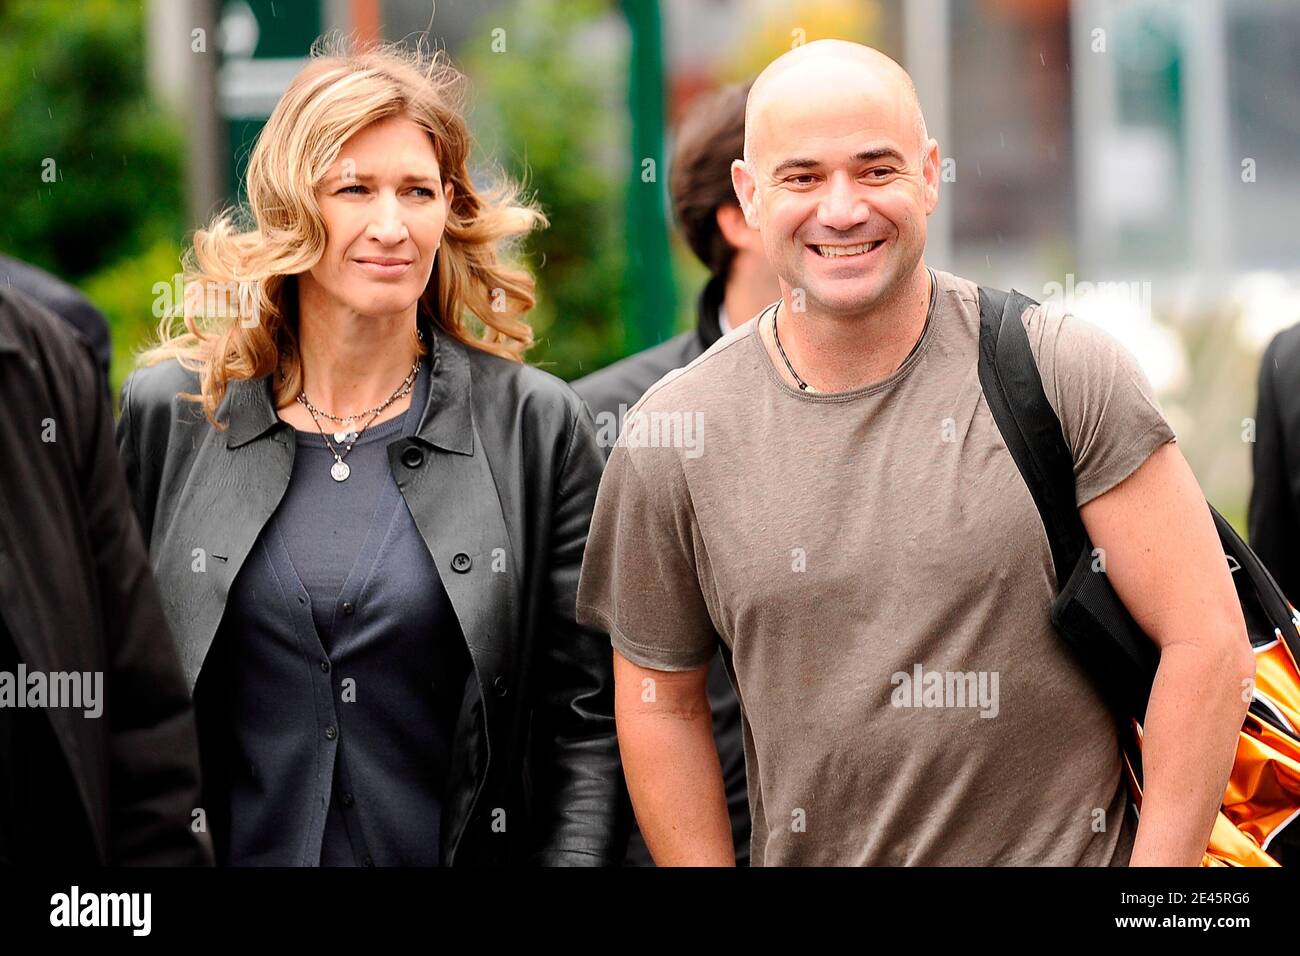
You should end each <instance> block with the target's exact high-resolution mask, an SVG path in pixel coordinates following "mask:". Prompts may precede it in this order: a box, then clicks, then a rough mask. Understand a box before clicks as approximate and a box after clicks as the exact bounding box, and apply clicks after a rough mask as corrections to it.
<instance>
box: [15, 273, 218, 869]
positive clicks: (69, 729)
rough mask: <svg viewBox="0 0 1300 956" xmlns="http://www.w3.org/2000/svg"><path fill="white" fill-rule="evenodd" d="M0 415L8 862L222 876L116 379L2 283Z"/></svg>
mask: <svg viewBox="0 0 1300 956" xmlns="http://www.w3.org/2000/svg"><path fill="white" fill-rule="evenodd" d="M0 405H2V406H3V408H4V414H3V415H2V416H0V441H3V444H4V448H5V455H6V462H7V464H6V467H5V468H4V470H3V472H2V473H0V863H4V864H10V865H22V866H43V867H49V866H78V867H79V866H95V865H100V864H109V865H119V864H150V865H203V864H209V863H211V859H212V857H211V847H210V845H209V843H208V842H207V836H206V835H205V833H204V832H203V831H204V827H203V826H202V822H201V818H199V817H196V816H195V811H196V810H197V809H198V808H200V806H201V804H200V801H199V755H198V742H197V740H196V737H195V727H194V712H193V710H192V707H191V704H190V698H189V694H188V693H187V690H186V687H185V680H184V677H183V675H182V674H181V668H180V663H179V661H178V660H177V658H176V651H175V648H174V647H173V645H172V642H171V639H170V636H169V635H168V632H167V625H166V623H165V621H164V618H163V611H162V606H161V604H160V602H159V599H158V590H157V588H156V586H155V584H154V580H153V576H152V574H151V573H150V571H149V561H148V556H147V554H146V553H145V547H144V543H143V542H142V541H141V539H140V531H139V529H138V528H137V527H136V522H135V516H134V514H133V513H132V511H131V500H130V497H129V495H128V493H127V487H126V482H125V480H124V478H123V476H122V466H121V464H120V463H119V462H118V458H117V452H116V450H115V448H114V447H113V412H112V409H111V408H110V407H109V401H108V394H107V390H106V387H105V385H104V380H103V372H102V370H101V368H100V367H99V364H98V362H97V361H96V356H95V354H94V352H93V350H92V348H91V346H90V345H89V344H88V343H87V342H86V341H85V340H84V339H83V338H81V337H80V336H78V335H76V334H74V332H73V331H72V329H70V328H69V327H68V325H67V323H66V322H65V321H64V319H62V318H59V317H56V316H55V315H54V314H53V313H51V312H50V311H49V310H47V309H46V308H45V307H44V306H42V305H40V304H39V303H37V302H36V301H35V300H33V299H31V298H29V297H27V296H26V295H24V294H23V293H22V292H19V291H17V290H16V289H14V288H10V287H9V286H7V285H5V284H3V283H0ZM78 682H79V683H78ZM73 686H77V687H79V688H80V690H79V691H78V692H77V694H76V696H77V697H79V698H80V699H79V700H77V701H75V705H74V702H73V701H71V700H68V699H63V697H62V696H61V695H58V696H59V699H55V696H56V693H55V689H56V687H62V688H71V687H73Z"/></svg>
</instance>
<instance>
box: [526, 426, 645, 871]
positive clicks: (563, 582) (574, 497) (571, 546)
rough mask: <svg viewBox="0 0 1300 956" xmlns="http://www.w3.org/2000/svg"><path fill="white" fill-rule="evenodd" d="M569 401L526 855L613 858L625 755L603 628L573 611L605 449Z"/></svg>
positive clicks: (539, 859)
mask: <svg viewBox="0 0 1300 956" xmlns="http://www.w3.org/2000/svg"><path fill="white" fill-rule="evenodd" d="M575 406H576V408H575V414H574V421H573V424H572V426H571V429H570V434H569V440H568V447H567V450H566V451H565V453H564V455H563V458H562V460H561V463H560V466H559V471H558V475H557V477H556V482H555V486H554V487H555V503H554V513H553V515H552V540H551V547H550V567H549V569H548V575H549V579H550V580H549V589H550V614H551V622H550V627H549V629H548V631H547V633H546V635H545V646H544V647H543V656H544V659H543V660H542V661H540V662H539V663H540V664H541V665H542V675H543V681H542V686H541V687H540V689H539V700H538V712H537V715H536V718H535V723H534V734H535V740H536V741H538V742H539V743H540V752H539V754H538V756H539V759H538V760H537V761H536V764H535V766H536V767H537V771H538V780H537V789H536V793H535V804H534V805H535V808H536V809H535V813H536V819H535V829H534V833H535V834H536V844H535V847H534V850H533V853H532V862H533V863H536V864H540V865H545V866H600V865H615V864H617V863H618V862H620V861H621V859H622V857H623V854H624V852H625V849H626V847H625V844H626V836H627V834H626V829H625V828H621V827H619V826H618V800H619V786H620V781H621V779H622V764H621V762H620V760H619V754H618V738H617V736H616V734H615V730H614V676H613V655H612V654H611V652H610V644H609V638H608V636H607V635H605V634H604V633H602V632H601V631H599V630H596V629H593V628H587V627H583V626H580V625H579V624H578V623H577V621H576V602H577V590H578V572H579V570H580V568H581V565H582V553H583V549H584V547H585V545H586V541H587V530H588V526H589V525H590V523H591V512H592V507H593V505H594V504H595V498H596V489H597V486H598V485H599V483H600V473H601V468H602V466H603V464H604V457H603V456H602V454H601V452H600V449H599V447H598V446H597V443H596V437H595V432H594V427H593V423H592V420H591V415H590V413H589V412H588V411H587V409H586V408H585V407H584V406H583V405H582V404H581V403H580V402H576V401H575ZM620 834H621V839H620ZM620 842H621V843H623V844H624V845H618V844H620Z"/></svg>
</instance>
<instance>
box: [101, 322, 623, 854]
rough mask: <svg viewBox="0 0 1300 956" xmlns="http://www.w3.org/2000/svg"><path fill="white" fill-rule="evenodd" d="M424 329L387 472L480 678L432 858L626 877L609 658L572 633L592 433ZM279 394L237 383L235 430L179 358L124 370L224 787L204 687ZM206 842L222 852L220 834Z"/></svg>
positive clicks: (595, 459)
mask: <svg viewBox="0 0 1300 956" xmlns="http://www.w3.org/2000/svg"><path fill="white" fill-rule="evenodd" d="M421 321H422V322H424V320H423V319H422V320H421ZM422 327H423V330H424V334H425V338H426V340H427V341H430V342H431V343H432V345H431V347H430V355H429V358H428V361H430V362H432V368H431V376H430V383H429V396H428V401H427V404H426V407H425V409H424V414H423V417H422V420H421V424H420V427H419V429H418V431H417V433H416V434H415V435H414V436H413V437H411V438H405V439H401V440H400V441H398V442H395V443H394V444H393V446H392V447H391V448H390V452H389V460H390V463H391V465H392V470H393V476H394V479H395V480H396V482H397V486H398V488H399V490H400V491H401V493H402V495H403V497H404V499H405V501H406V504H407V506H408V507H409V508H410V511H411V515H412V517H413V518H414V520H415V523H416V525H417V527H418V529H419V531H420V535H421V537H422V538H423V539H424V542H425V545H426V546H427V547H428V549H429V553H430V555H431V556H432V558H433V561H434V563H435V565H436V567H437V569H438V573H439V575H440V576H441V578H442V582H443V585H444V586H445V588H446V591H447V595H448V597H449V598H450V600H451V603H452V606H453V607H454V609H455V612H456V616H457V619H458V620H459V622H460V626H461V631H462V633H463V634H464V636H465V641H466V644H467V646H468V649H469V652H470V657H471V658H472V661H473V665H474V668H473V672H472V673H471V674H470V675H469V677H468V679H467V680H466V682H465V686H464V688H463V691H462V692H461V705H460V709H459V716H458V718H457V722H456V730H455V736H454V740H453V745H452V752H451V765H450V770H449V782H448V788H447V791H448V792H447V794H446V798H445V800H444V803H443V818H442V829H441V840H440V843H441V858H442V860H443V861H444V863H445V864H447V865H453V864H488V865H499V864H507V863H517V862H532V863H540V864H544V865H600V864H609V863H616V862H618V860H619V859H621V856H622V852H623V847H622V846H616V845H615V843H616V839H617V831H616V818H617V807H618V786H619V777H620V772H619V767H620V764H619V756H618V741H617V738H616V736H615V731H614V698H613V672H612V663H613V658H612V654H611V652H610V645H609V638H608V637H607V636H606V635H605V634H603V633H602V632H600V631H596V630H590V629H587V628H583V627H579V626H578V625H577V624H576V623H575V620H574V618H575V613H576V595H577V586H578V572H579V569H580V567H581V562H582V553H583V548H584V547H585V545H586V540H587V529H588V525H589V524H590V521H591V512H592V507H593V505H594V503H595V498H596V486H597V483H598V482H599V478H600V471H601V456H600V450H599V448H598V447H597V445H596V438H595V433H594V431H593V429H592V422H591V417H590V415H589V414H588V413H587V410H586V408H585V407H584V406H583V404H582V402H581V400H580V399H579V398H578V397H577V396H576V395H574V394H573V392H572V390H571V389H569V388H568V387H567V386H566V385H564V383H563V382H561V381H559V380H558V379H556V378H554V377H552V376H550V375H548V374H546V373H544V372H542V371H540V370H538V369H535V368H532V367H529V366H527V365H523V364H520V363H517V362H511V361H508V360H506V359H502V358H498V357H497V356H494V355H490V354H488V353H486V352H484V351H482V350H480V349H476V348H473V347H471V346H467V345H463V344H461V343H460V342H457V341H455V340H453V339H451V338H450V337H449V336H447V335H445V334H443V333H441V332H440V333H437V334H436V335H435V334H434V332H433V331H432V329H431V328H430V326H429V325H428V324H427V322H426V323H424V324H423V326H422ZM270 381H271V380H270V376H264V377H262V378H260V379H255V380H251V381H236V382H233V383H232V384H231V387H230V390H229V392H228V393H227V395H226V397H225V398H224V399H223V401H222V403H221V405H220V407H219V408H218V411H217V416H218V419H219V420H221V421H223V422H225V423H227V424H228V425H229V428H228V429H227V430H225V431H217V430H216V429H214V428H213V427H212V426H211V425H210V423H208V422H207V420H206V419H205V418H204V417H203V415H202V412H201V410H200V409H199V408H198V406H197V405H196V404H195V403H192V402H189V401H186V400H184V399H180V398H178V397H177V396H178V393H182V392H185V393H196V392H197V391H198V387H199V386H198V376H197V375H196V374H195V373H192V372H187V371H185V370H184V369H182V368H181V367H180V365H179V364H178V363H177V362H176V361H174V360H172V361H166V362H162V363H160V364H158V365H154V366H151V367H147V368H142V369H139V370H137V371H135V372H133V373H132V374H131V375H130V376H129V377H128V379H127V381H126V383H125V385H124V386H123V390H122V416H121V418H120V420H119V423H118V447H119V451H120V453H121V455H122V458H123V461H124V462H125V464H126V470H127V477H128V483H129V484H130V486H131V490H132V494H133V496H134V501H135V507H136V511H137V513H138V514H139V516H140V521H141V523H142V525H143V527H144V532H145V537H146V539H147V540H148V542H149V554H150V559H151V561H152V563H153V566H154V570H155V573H156V575H157V577H158V582H159V587H160V590H161V592H162V596H163V607H164V610H165V612H166V614H167V618H168V621H169V622H170V623H171V625H172V629H173V631H174V632H175V635H176V640H177V644H178V646H179V648H180V655H181V661H182V665H183V667H184V671H185V676H186V679H187V680H188V682H189V684H190V686H191V687H192V688H194V693H195V700H196V704H197V707H198V712H199V719H200V735H201V745H202V747H203V761H204V773H205V781H206V777H207V776H208V775H210V774H212V775H215V776H214V779H216V777H219V776H220V775H221V773H222V771H221V769H220V766H219V760H215V759H212V760H210V753H211V751H210V750H209V746H208V739H207V736H206V732H205V728H204V726H203V714H204V710H205V708H204V699H205V698H204V694H205V693H206V692H207V688H206V687H205V681H204V680H203V676H204V675H202V674H201V673H200V671H201V669H202V667H203V664H204V660H205V658H206V657H208V651H209V648H210V647H211V645H212V643H213V638H214V637H215V635H216V633H217V630H218V627H219V625H220V623H221V618H222V615H223V612H224V610H225V606H226V600H227V597H228V595H229V592H230V586H231V583H232V582H233V581H234V579H235V577H236V575H237V574H238V573H239V569H240V567H241V565H242V564H243V563H244V560H245V558H246V557H247V556H248V553H249V551H250V550H251V548H252V547H253V545H254V543H255V541H256V540H257V538H258V536H259V534H260V533H261V531H262V528H263V527H264V526H265V525H266V523H267V521H268V519H269V518H270V516H271V514H272V513H273V512H274V511H275V509H276V507H277V505H278V503H279V501H280V499H281V496H282V495H283V494H284V491H285V488H286V487H287V485H288V481H289V476H290V473H291V470H292V456H293V454H294V447H295V438H294V433H293V428H292V426H290V425H289V424H288V423H287V422H285V421H283V420H282V419H280V418H279V416H278V415H277V414H276V411H275V407H274V403H273V399H272V393H271V389H270ZM198 549H201V553H202V556H203V559H204V562H205V565H204V566H205V571H204V573H203V576H205V578H206V579H205V580H204V581H203V582H202V584H201V585H200V584H197V583H196V580H195V579H196V578H197V577H200V575H198V574H196V572H195V570H194V567H195V565H194V562H195V561H196V554H197V553H199V550H198ZM210 767H211V768H212V769H211V770H210V769H209V768H210ZM205 792H207V791H205ZM218 792H219V791H218ZM212 826H213V833H214V840H215V841H217V843H218V848H220V840H221V833H220V828H221V826H222V823H221V821H220V820H219V819H216V820H215V821H214V822H213V824H212Z"/></svg>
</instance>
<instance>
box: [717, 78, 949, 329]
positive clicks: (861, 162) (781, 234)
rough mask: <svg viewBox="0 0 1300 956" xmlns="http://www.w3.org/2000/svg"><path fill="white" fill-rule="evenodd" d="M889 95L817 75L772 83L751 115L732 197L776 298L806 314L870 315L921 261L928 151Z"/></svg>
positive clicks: (880, 86)
mask: <svg viewBox="0 0 1300 956" xmlns="http://www.w3.org/2000/svg"><path fill="white" fill-rule="evenodd" d="M819 73H820V74H821V75H820V76H819V75H818V74H819ZM896 87H897V84H891V83H889V82H888V81H886V80H881V79H877V78H876V77H874V76H872V75H870V74H869V73H868V74H865V75H864V74H863V73H862V72H860V71H857V70H851V71H846V70H845V69H844V67H843V65H842V64H835V63H829V64H818V65H815V66H813V67H811V68H809V69H805V70H800V71H798V76H797V77H796V76H793V75H784V76H778V77H776V78H774V81H773V84H772V88H770V89H769V90H767V91H765V92H766V93H767V95H765V96H764V97H763V98H762V99H761V100H760V102H759V104H756V106H757V107H758V108H757V109H755V110H754V111H752V113H751V123H752V127H751V130H750V157H749V162H748V163H747V164H746V163H743V162H740V161H738V162H737V163H736V164H735V166H733V181H734V183H735V185H736V192H737V195H738V196H739V197H740V200H741V206H742V208H743V209H744V210H745V215H746V219H747V220H748V221H749V222H750V223H751V225H755V226H757V228H758V229H759V230H760V232H761V233H762V237H763V246H764V250H765V252H766V254H767V257H768V259H769V261H770V262H771V263H772V266H773V267H774V268H775V269H776V272H777V274H778V275H779V276H780V277H781V279H782V281H783V283H784V284H785V285H786V286H787V290H786V291H787V292H791V291H792V290H799V289H802V290H803V299H804V301H805V304H806V307H807V308H808V309H809V310H810V311H814V312H819V313H824V314H833V315H844V316H850V317H853V316H860V315H862V314H864V313H866V312H869V311H871V310H872V309H873V308H875V307H876V306H877V305H879V304H881V303H883V302H887V301H888V300H889V298H890V297H891V296H892V294H893V293H894V292H895V291H896V290H897V289H898V288H899V287H900V285H901V284H902V283H903V282H904V281H905V280H906V279H907V277H908V276H910V275H911V274H912V272H913V271H914V270H915V268H916V265H917V263H918V262H919V261H920V260H921V256H922V253H923V252H924V249H925V227H926V216H928V215H929V214H930V213H931V212H932V211H933V210H934V208H935V206H936V205H937V204H938V165H939V151H938V144H936V143H934V142H933V141H930V143H929V144H924V143H922V142H921V141H920V138H919V136H918V133H917V130H916V124H915V113H914V112H913V111H912V109H911V106H910V101H909V100H908V99H907V97H906V95H905V94H903V93H902V91H900V90H898V89H897V88H896ZM814 90H815V92H814ZM926 146H929V148H928V149H926V148H925V147H926ZM796 300H797V296H796Z"/></svg>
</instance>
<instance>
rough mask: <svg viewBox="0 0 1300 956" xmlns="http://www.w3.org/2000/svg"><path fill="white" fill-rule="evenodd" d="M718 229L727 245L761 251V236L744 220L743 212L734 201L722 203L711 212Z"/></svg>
mask: <svg viewBox="0 0 1300 956" xmlns="http://www.w3.org/2000/svg"><path fill="white" fill-rule="evenodd" d="M713 219H714V222H716V223H717V224H718V231H719V232H720V233H722V238H723V239H726V240H727V245H729V246H731V248H733V249H757V250H758V251H759V252H762V251H763V237H762V235H761V234H760V233H759V231H758V230H757V229H754V228H752V227H751V226H750V225H749V223H748V222H747V221H746V220H745V213H744V211H743V210H741V208H740V207H739V206H738V205H736V204H735V203H730V202H729V203H724V204H723V205H721V206H719V207H718V208H717V211H715V212H714V214H713Z"/></svg>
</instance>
